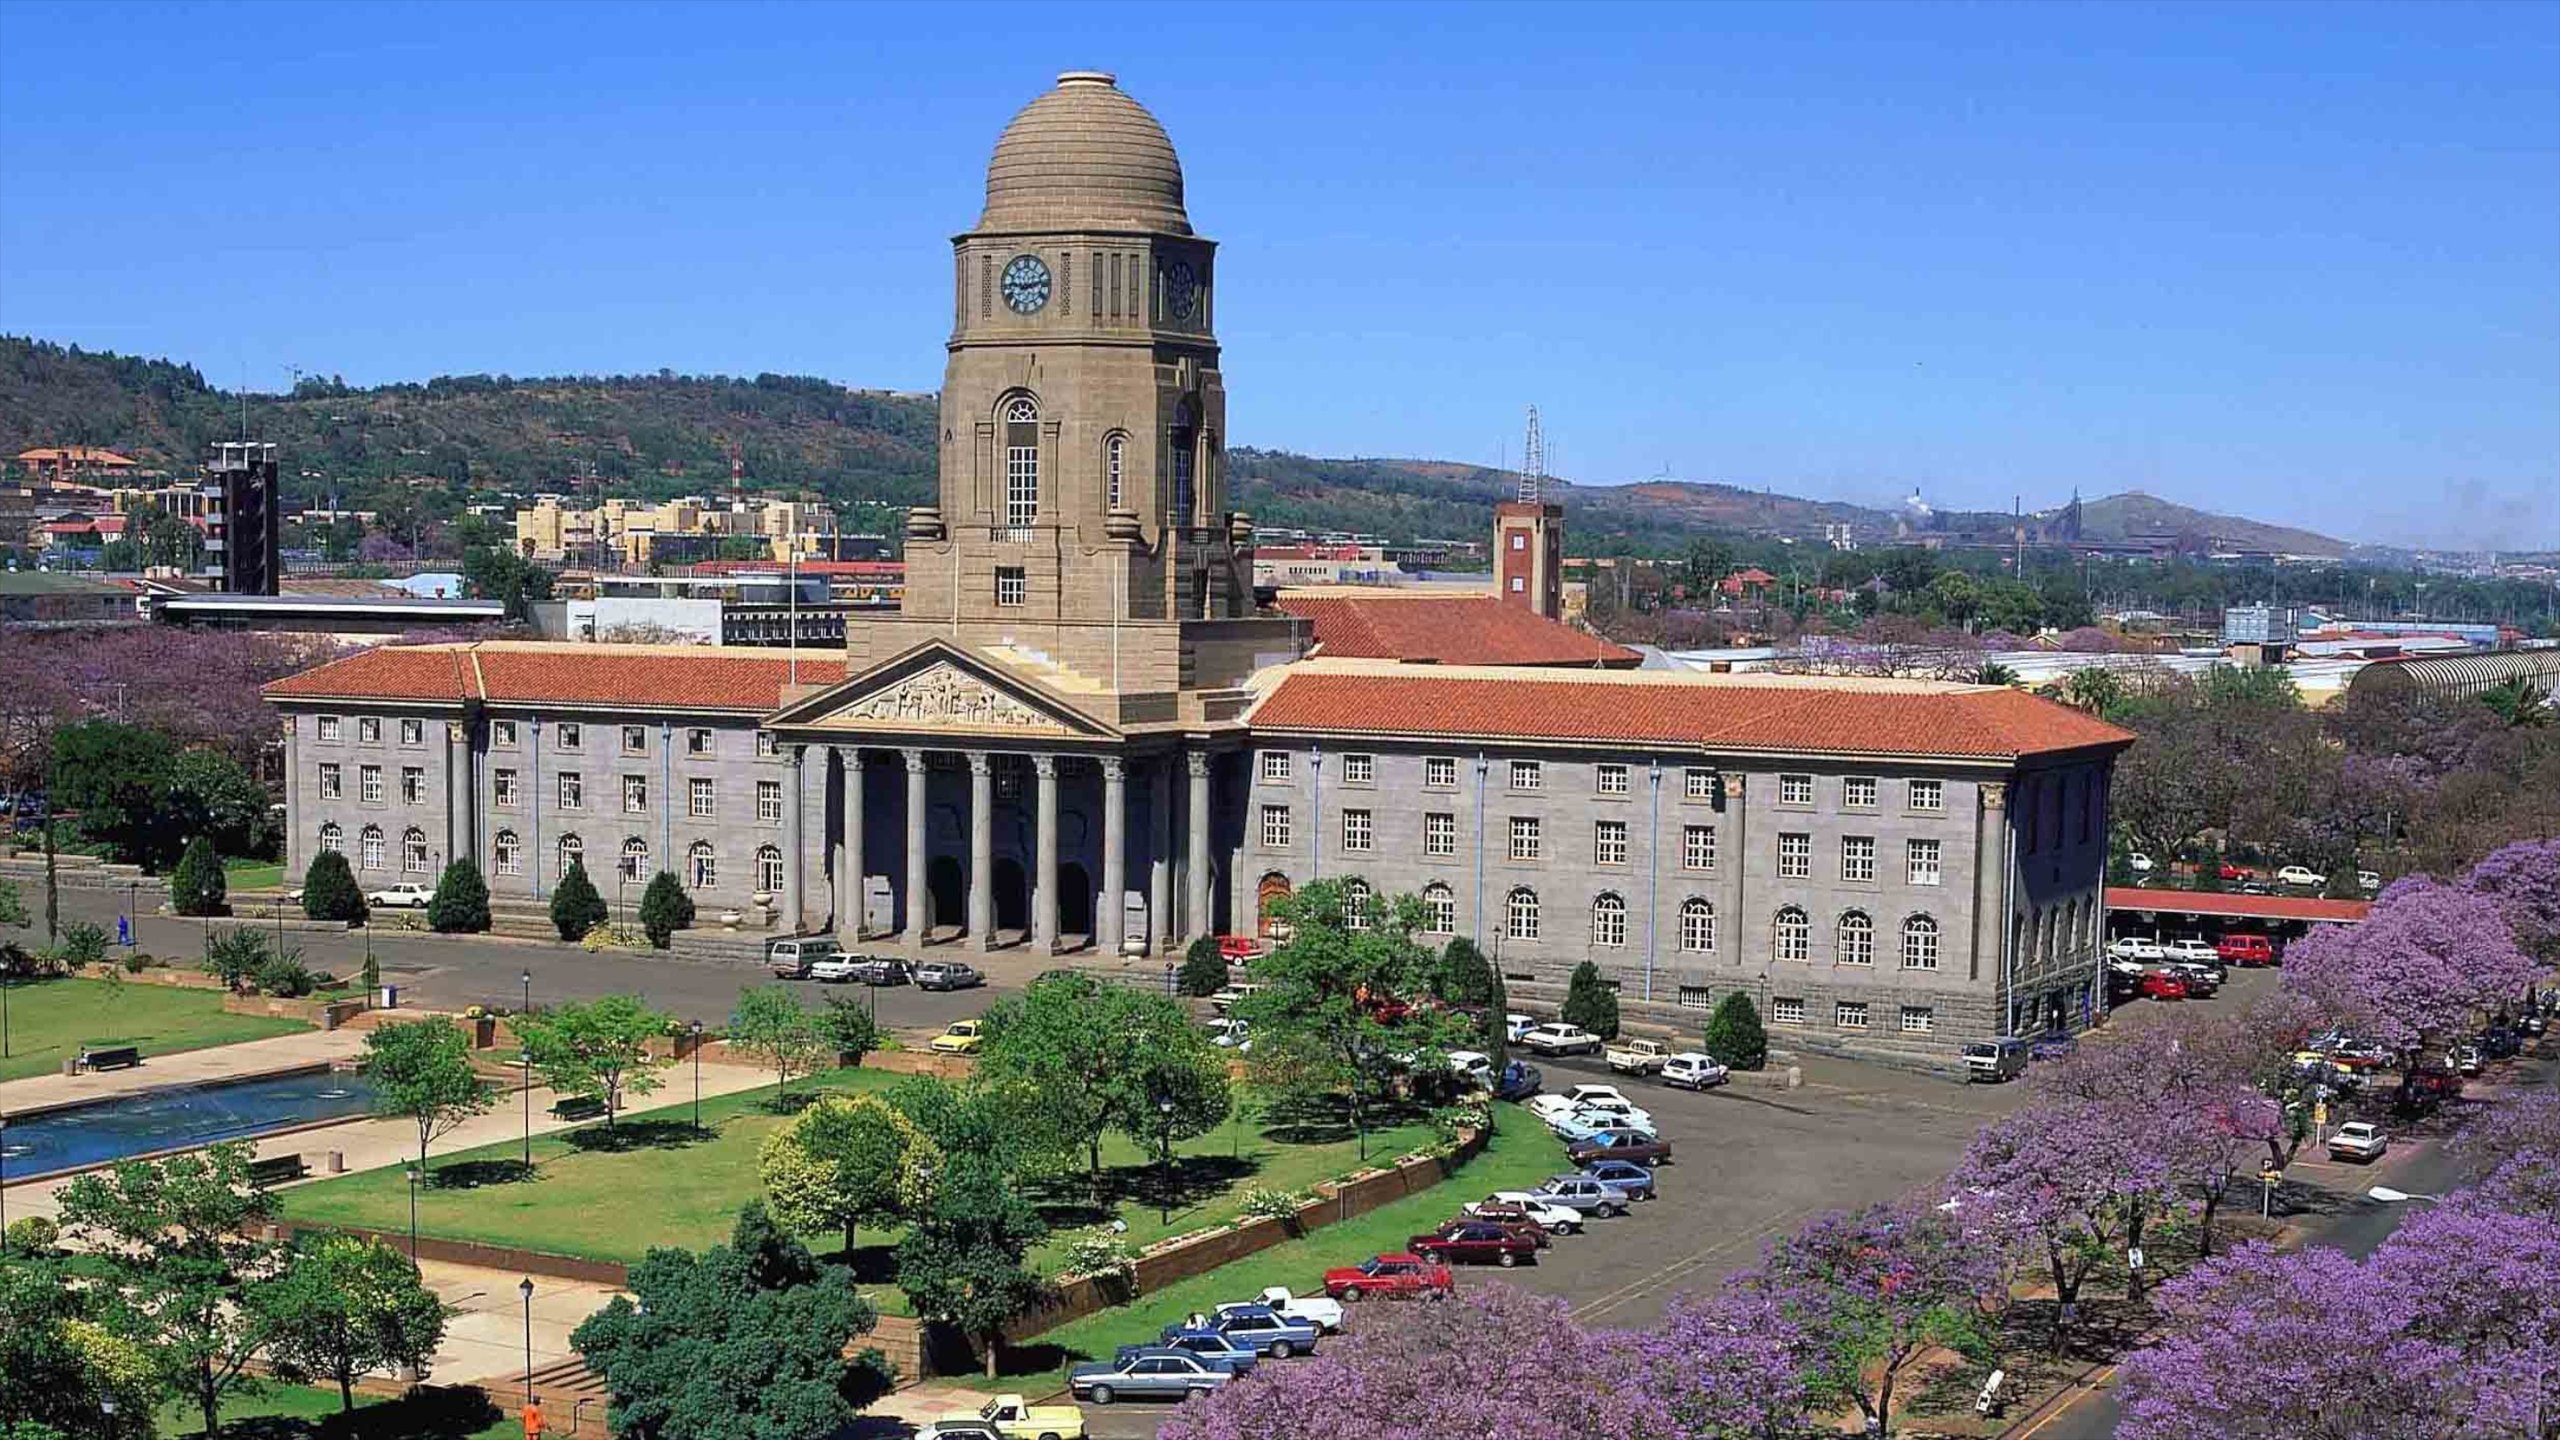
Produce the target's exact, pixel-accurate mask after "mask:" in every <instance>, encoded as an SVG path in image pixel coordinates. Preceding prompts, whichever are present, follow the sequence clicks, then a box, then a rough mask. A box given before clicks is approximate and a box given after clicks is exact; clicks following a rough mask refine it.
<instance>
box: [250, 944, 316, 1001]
mask: <svg viewBox="0 0 2560 1440" xmlns="http://www.w3.org/2000/svg"><path fill="white" fill-rule="evenodd" d="M249 980H250V983H252V984H254V985H256V986H257V987H258V990H259V993H261V994H265V995H273V996H275V997H277V998H278V999H283V1000H292V999H297V998H299V997H301V996H304V995H308V994H310V993H311V992H312V990H313V989H314V988H316V987H317V986H318V984H319V977H318V976H315V975H313V974H312V973H311V967H310V966H308V965H305V964H303V963H302V957H301V956H300V955H299V954H296V953H295V952H293V951H290V950H288V951H286V952H284V953H283V954H281V955H269V956H268V957H266V958H265V959H263V960H261V961H259V962H258V963H257V965H256V967H255V968H253V969H251V970H250V972H249Z"/></svg>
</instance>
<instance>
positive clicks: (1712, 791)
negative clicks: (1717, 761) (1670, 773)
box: [1680, 769, 1716, 800]
mask: <svg viewBox="0 0 2560 1440" xmlns="http://www.w3.org/2000/svg"><path fill="white" fill-rule="evenodd" d="M1680 798H1681V799H1683V800H1713V799H1714V798H1716V772H1714V771H1713V770H1699V769H1689V770H1683V771H1681V772H1680Z"/></svg>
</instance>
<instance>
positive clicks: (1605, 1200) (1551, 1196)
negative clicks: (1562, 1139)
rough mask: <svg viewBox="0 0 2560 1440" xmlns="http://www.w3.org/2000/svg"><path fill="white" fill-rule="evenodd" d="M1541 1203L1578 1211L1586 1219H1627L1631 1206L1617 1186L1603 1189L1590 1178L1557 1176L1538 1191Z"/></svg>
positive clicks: (1584, 1176)
mask: <svg viewBox="0 0 2560 1440" xmlns="http://www.w3.org/2000/svg"><path fill="white" fill-rule="evenodd" d="M1536 1194H1537V1196H1538V1198H1539V1199H1540V1200H1543V1201H1545V1202H1546V1203H1547V1204H1550V1205H1561V1206H1563V1207H1564V1208H1566V1209H1567V1210H1579V1211H1581V1212H1582V1213H1583V1214H1585V1215H1601V1216H1608V1215H1624V1214H1626V1213H1627V1206H1628V1205H1629V1204H1630V1203H1632V1202H1631V1201H1630V1199H1629V1197H1628V1195H1627V1192H1626V1191H1624V1190H1621V1189H1619V1188H1618V1187H1617V1186H1615V1185H1604V1184H1602V1183H1600V1182H1599V1181H1597V1180H1594V1179H1592V1178H1591V1177H1590V1176H1588V1175H1579V1174H1573V1175H1557V1176H1553V1177H1551V1178H1550V1179H1549V1180H1548V1181H1547V1183H1545V1184H1544V1185H1541V1186H1539V1187H1538V1188H1537V1191H1536Z"/></svg>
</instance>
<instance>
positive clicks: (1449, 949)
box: [1439, 935, 1511, 1075]
mask: <svg viewBox="0 0 2560 1440" xmlns="http://www.w3.org/2000/svg"><path fill="white" fill-rule="evenodd" d="M1439 995H1440V998H1441V999H1443V1000H1446V1001H1447V1002H1449V1003H1450V1004H1452V1005H1457V1006H1461V1007H1463V1008H1465V1009H1468V1010H1473V1011H1475V1012H1477V1013H1478V1014H1480V1015H1482V1016H1483V1017H1484V1023H1483V1024H1482V1025H1481V1026H1479V1027H1478V1032H1479V1033H1478V1034H1477V1036H1476V1042H1477V1043H1476V1048H1477V1049H1479V1050H1482V1051H1483V1052H1485V1054H1487V1055H1489V1056H1491V1057H1493V1073H1494V1074H1496V1075H1500V1074H1501V1073H1502V1072H1503V1070H1504V1069H1505V1068H1507V1067H1508V1066H1509V1065H1510V1063H1511V1043H1510V1042H1511V1031H1510V1028H1509V1027H1508V1025H1507V1024H1506V1023H1505V1021H1504V1014H1505V1012H1507V1011H1508V1010H1509V1009H1510V1008H1511V995H1510V992H1509V990H1508V989H1507V988H1506V987H1505V986H1504V985H1503V983H1502V972H1501V971H1499V970H1496V969H1494V968H1493V962H1492V961H1491V960H1488V959H1486V958H1485V953H1484V951H1483V950H1482V949H1481V948H1480V947H1478V946H1477V944H1476V942H1474V941H1473V940H1470V939H1468V938H1467V937H1466V936H1464V935H1452V936H1450V937H1449V943H1448V944H1446V945H1443V946H1441V947H1440V982H1439Z"/></svg>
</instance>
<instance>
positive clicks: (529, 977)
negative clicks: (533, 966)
mask: <svg viewBox="0 0 2560 1440" xmlns="http://www.w3.org/2000/svg"><path fill="white" fill-rule="evenodd" d="M516 1013H517V1014H519V1015H529V1014H531V1013H533V972H532V971H530V970H527V971H526V972H524V1008H523V1009H521V1010H518V1011H517V1012H516Z"/></svg>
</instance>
